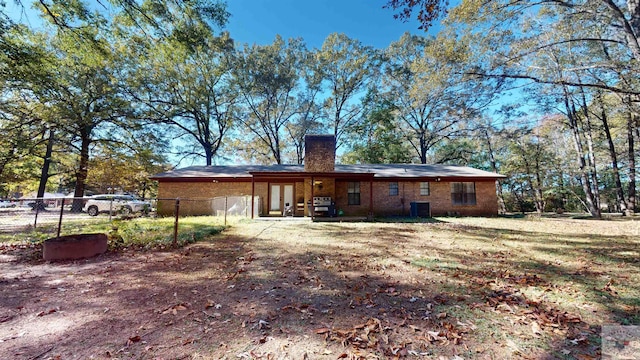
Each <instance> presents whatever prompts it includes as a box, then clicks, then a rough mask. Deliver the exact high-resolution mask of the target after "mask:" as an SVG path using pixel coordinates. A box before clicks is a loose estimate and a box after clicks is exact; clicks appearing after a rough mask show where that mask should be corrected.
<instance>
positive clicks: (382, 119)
mask: <svg viewBox="0 0 640 360" xmlns="http://www.w3.org/2000/svg"><path fill="white" fill-rule="evenodd" d="M363 102H364V109H365V110H364V120H363V121H361V122H360V123H359V124H358V125H357V126H355V127H354V128H353V129H352V133H351V138H352V140H351V144H350V145H351V150H350V151H349V152H347V153H345V154H344V155H343V156H342V158H341V160H342V162H343V163H347V164H399V163H410V162H411V160H412V159H413V156H411V149H410V148H409V146H408V144H407V142H406V139H404V138H403V135H402V133H400V132H399V131H398V129H397V126H396V124H397V119H396V118H395V116H396V114H397V111H396V108H395V106H394V105H393V104H392V103H390V102H388V101H385V100H381V99H376V97H375V95H374V93H372V92H369V94H368V96H366V97H365V99H364V101H363Z"/></svg>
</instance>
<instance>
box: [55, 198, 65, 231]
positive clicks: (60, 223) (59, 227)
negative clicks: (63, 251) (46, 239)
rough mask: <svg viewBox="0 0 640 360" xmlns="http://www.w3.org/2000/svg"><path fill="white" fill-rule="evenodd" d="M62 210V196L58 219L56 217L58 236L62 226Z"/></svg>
mask: <svg viewBox="0 0 640 360" xmlns="http://www.w3.org/2000/svg"><path fill="white" fill-rule="evenodd" d="M63 211H64V198H62V205H60V219H58V235H57V236H56V237H58V238H59V237H60V229H61V228H62V212H63Z"/></svg>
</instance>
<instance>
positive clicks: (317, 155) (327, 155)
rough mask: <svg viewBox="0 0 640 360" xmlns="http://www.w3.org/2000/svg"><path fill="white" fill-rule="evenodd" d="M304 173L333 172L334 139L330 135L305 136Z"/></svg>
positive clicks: (334, 158)
mask: <svg viewBox="0 0 640 360" xmlns="http://www.w3.org/2000/svg"><path fill="white" fill-rule="evenodd" d="M304 147H305V148H304V171H306V172H333V171H334V170H335V162H336V139H335V137H334V136H332V135H307V136H306V137H305V145H304Z"/></svg>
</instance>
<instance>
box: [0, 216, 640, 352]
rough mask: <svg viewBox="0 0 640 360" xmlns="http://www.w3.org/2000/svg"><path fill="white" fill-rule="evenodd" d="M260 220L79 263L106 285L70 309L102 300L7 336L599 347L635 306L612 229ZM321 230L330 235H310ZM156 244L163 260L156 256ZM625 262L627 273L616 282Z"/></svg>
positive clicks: (428, 347) (621, 247)
mask: <svg viewBox="0 0 640 360" xmlns="http://www.w3.org/2000/svg"><path fill="white" fill-rule="evenodd" d="M513 221H519V220H517V219H514V220H513ZM263 227H264V228H263V229H262V230H261V231H259V232H256V234H255V235H253V236H249V235H246V236H239V235H223V236H215V237H208V236H206V235H204V238H205V239H207V240H206V241H203V242H198V243H195V244H192V245H190V246H188V247H187V248H185V249H181V250H173V251H171V252H166V253H160V252H158V253H147V254H145V255H135V256H132V255H129V254H122V255H112V256H114V257H113V258H109V261H108V264H107V263H105V264H98V263H97V262H99V261H100V260H95V261H96V263H95V265H100V266H95V268H93V269H91V270H88V271H87V273H86V274H85V276H86V277H82V278H80V275H76V276H77V277H78V282H77V283H82V280H84V281H94V282H95V283H96V285H95V287H94V288H95V289H96V290H98V289H102V290H105V289H106V290H108V291H102V292H99V291H95V292H91V293H89V294H88V295H81V294H82V293H81V290H82V289H81V288H73V289H70V290H67V294H71V295H74V294H77V296H74V297H73V299H72V301H73V302H75V304H76V305H75V307H74V309H68V310H66V311H67V312H68V313H71V312H72V311H75V312H78V313H82V314H84V313H96V312H99V311H98V310H100V309H101V308H102V307H103V306H105V305H103V304H118V305H117V306H115V305H111V306H112V307H111V310H110V311H109V313H107V314H108V315H104V314H103V315H101V316H100V317H99V318H98V319H95V320H87V321H82V322H79V323H78V324H76V326H73V327H70V328H69V329H68V330H64V331H61V332H57V333H56V334H55V336H53V337H51V339H47V338H42V339H39V340H38V342H37V343H36V344H28V343H26V342H25V343H22V344H20V341H22V340H21V339H13V340H11V341H14V340H15V341H14V343H9V345H7V346H9V349H10V350H16V349H22V350H20V351H23V352H24V353H25V354H27V353H28V354H31V355H30V356H34V354H35V353H36V352H37V351H39V350H38V349H43V348H45V349H46V348H47V347H48V346H52V345H54V346H56V347H57V348H59V349H61V350H60V353H61V355H63V356H62V357H63V358H64V357H65V355H67V356H68V357H71V356H80V357H88V356H92V355H93V354H97V353H100V354H106V353H109V354H110V356H116V357H118V356H120V357H124V356H126V357H130V358H143V357H146V358H153V357H154V356H159V355H162V356H163V357H175V358H180V357H181V356H187V355H189V354H194V353H201V354H210V355H211V356H217V357H223V356H228V357H231V358H235V357H241V356H240V355H239V354H245V353H246V354H249V355H247V356H249V357H248V358H251V356H253V355H251V354H260V353H262V354H264V353H267V352H271V353H275V354H283V353H285V352H286V353H287V354H288V355H289V356H290V357H291V358H304V356H305V355H304V354H307V356H310V357H311V358H316V357H320V356H323V355H322V354H323V352H324V354H333V355H332V356H339V355H340V354H341V353H342V352H348V353H351V354H352V355H354V356H356V355H357V354H367V353H369V354H374V355H376V356H378V357H379V358H391V357H394V356H396V355H398V354H406V355H408V354H413V353H412V352H415V353H418V354H424V355H423V356H433V357H437V356H440V355H443V356H454V355H459V356H462V357H463V358H487V357H488V358H517V357H520V356H525V355H526V356H529V357H534V358H555V357H562V356H565V354H566V351H570V354H571V356H573V357H577V356H578V355H592V356H597V355H598V352H599V347H600V343H599V338H598V333H599V326H600V325H601V324H602V323H604V322H617V323H624V321H625V319H627V320H626V321H627V322H628V323H631V324H637V323H638V322H639V319H638V304H637V300H636V299H637V298H638V297H637V296H635V295H634V294H636V295H637V294H638V291H639V289H638V282H637V281H635V279H637V275H638V264H637V263H631V264H630V263H629V256H628V255H624V254H626V252H631V251H637V246H636V247H635V250H634V248H633V245H634V244H636V242H635V240H634V239H632V238H631V237H623V238H621V239H619V242H613V243H612V241H610V239H608V238H606V237H599V236H597V235H592V236H589V237H585V236H583V235H580V234H568V235H567V234H563V235H559V236H554V235H553V234H548V233H543V232H536V231H522V230H519V231H514V230H508V229H501V228H491V227H487V228H484V227H474V226H468V225H456V224H448V223H447V222H444V221H437V222H433V223H419V224H413V225H410V226H407V225H406V224H402V223H398V224H395V223H391V224H386V223H385V224H362V225H354V224H337V223H336V224H331V223H322V224H318V223H309V224H304V225H301V224H287V223H285V222H282V223H277V224H268V223H265V224H264V225H263ZM300 227H303V228H304V229H302V230H300ZM200 230H202V231H205V230H203V229H202V228H199V227H194V228H192V229H191V230H190V231H193V233H194V234H196V233H198V231H200ZM296 231H297V232H296ZM270 233H271V234H273V233H275V234H276V235H269V234H270ZM317 234H322V236H325V237H327V238H328V239H332V240H331V241H327V242H326V243H322V242H314V241H311V240H313V238H314V237H315V236H316V235H317ZM294 235H295V236H294ZM269 236H275V237H278V238H279V239H280V240H278V241H274V240H273V238H269ZM309 239H311V240H309ZM416 239H420V240H419V241H418V240H416ZM464 241H467V242H469V244H465V246H463V247H459V246H457V245H456V244H458V243H460V244H461V245H462V243H463V242H464ZM296 242H299V243H301V244H302V245H297V246H295V247H294V246H293V244H294V243H296ZM621 253H622V254H623V255H621ZM155 256H158V257H161V258H162V260H161V261H158V260H156V261H152V260H151V259H150V258H149V257H155ZM129 257H132V258H131V260H128V259H129ZM103 262H104V261H103ZM89 263H91V261H89ZM620 266H622V267H620ZM617 269H622V270H617ZM623 272H626V276H628V279H627V280H624V281H622V280H618V281H620V283H619V285H617V284H616V283H615V282H614V283H611V284H609V280H610V278H611V277H612V275H614V274H615V275H624V273H623ZM110 282H111V284H110V285H109V283H110ZM16 284H18V285H19V286H17V287H14V288H13V289H11V290H9V289H8V288H5V289H6V290H5V291H16V292H15V294H19V300H20V301H22V303H26V302H28V301H30V299H32V298H43V297H51V296H52V294H55V289H50V288H49V287H47V286H43V284H44V282H43V281H42V279H38V278H34V279H31V280H30V279H26V281H20V282H17V283H16ZM607 284H609V285H608V287H607ZM617 286H620V289H621V290H618V291H617V293H616V287H617ZM28 289H34V290H33V291H39V292H38V293H36V294H29V292H28V291H27V290H28ZM35 289H37V290H35ZM22 290H24V291H22ZM72 291H73V293H72ZM2 295H5V294H2ZM34 295H35V296H34ZM634 297H635V299H634ZM572 298H577V300H575V302H572V301H574V300H571V299H572ZM20 301H17V300H16V299H13V300H12V302H11V303H10V304H6V306H7V307H16V306H20V305H19V304H21V302H20ZM2 306H3V307H4V306H5V303H2ZM625 306H626V307H625ZM593 311H596V312H595V313H593ZM589 312H592V314H591V315H589V314H588V313H589ZM48 316H51V317H52V318H53V317H54V316H57V315H56V314H51V315H48ZM54 319H55V318H54ZM87 319H91V317H88V318H87ZM11 321H13V320H10V321H9V322H8V324H10V322H11ZM376 321H379V323H380V326H378V325H376V324H377V323H376ZM534 323H535V325H534ZM536 326H537V327H538V328H539V329H538V331H535V330H536V329H537V328H536ZM532 329H533V330H532ZM87 334H95V335H96V336H95V337H93V338H92V339H93V341H92V342H91V343H87V342H86V340H83V339H84V338H86V336H87ZM135 336H139V338H137V340H136V338H135ZM131 339H134V340H135V341H134V340H131ZM56 341H59V343H57V345H56ZM74 344H81V345H83V346H84V347H82V348H80V349H78V346H76V347H75V348H74ZM68 349H71V350H68ZM65 351H66V353H65ZM73 351H76V352H73ZM0 355H5V354H4V353H0ZM256 356H257V355H256ZM363 356H364V355H363ZM25 357H27V356H25ZM356 358H357V357H356Z"/></svg>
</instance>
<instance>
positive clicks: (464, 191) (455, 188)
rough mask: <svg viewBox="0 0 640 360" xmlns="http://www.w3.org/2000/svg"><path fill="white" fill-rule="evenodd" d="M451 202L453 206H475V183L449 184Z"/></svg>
mask: <svg viewBox="0 0 640 360" xmlns="http://www.w3.org/2000/svg"><path fill="white" fill-rule="evenodd" d="M451 202H452V203H453V204H454V205H475V204H476V183H473V182H453V183H451Z"/></svg>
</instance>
